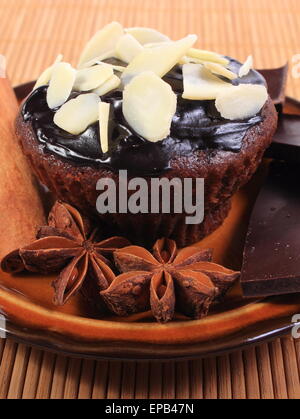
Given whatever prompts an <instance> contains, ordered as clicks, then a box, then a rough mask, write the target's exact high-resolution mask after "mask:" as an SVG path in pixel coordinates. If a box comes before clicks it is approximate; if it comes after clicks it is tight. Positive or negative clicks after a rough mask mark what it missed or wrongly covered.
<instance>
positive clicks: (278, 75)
mask: <svg viewBox="0 0 300 419" xmlns="http://www.w3.org/2000/svg"><path fill="white" fill-rule="evenodd" d="M258 71H259V72H260V73H261V74H262V75H263V76H264V78H265V79H266V81H267V85H268V92H269V95H270V97H271V99H272V100H273V102H274V105H276V107H277V110H278V111H281V110H282V105H283V104H284V101H285V87H286V81H287V74H288V63H287V64H285V65H284V66H283V67H279V68H273V69H269V70H258Z"/></svg>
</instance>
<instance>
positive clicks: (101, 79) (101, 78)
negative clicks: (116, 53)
mask: <svg viewBox="0 0 300 419" xmlns="http://www.w3.org/2000/svg"><path fill="white" fill-rule="evenodd" d="M113 74H114V71H113V69H112V68H111V67H109V66H104V65H94V66H93V67H89V68H83V69H82V70H78V71H77V73H76V79H75V83H74V90H78V91H79V92H86V91H88V90H92V89H96V87H99V86H100V85H101V84H103V83H105V82H106V80H108V79H109V78H110V77H111V76H112V75H113Z"/></svg>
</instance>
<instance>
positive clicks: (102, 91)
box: [93, 74, 121, 96]
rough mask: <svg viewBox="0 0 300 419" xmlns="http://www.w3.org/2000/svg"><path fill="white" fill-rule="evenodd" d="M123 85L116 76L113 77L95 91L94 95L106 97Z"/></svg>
mask: <svg viewBox="0 0 300 419" xmlns="http://www.w3.org/2000/svg"><path fill="white" fill-rule="evenodd" d="M120 84H121V80H120V79H119V77H118V76H116V75H115V74H114V75H112V76H111V77H110V78H109V79H108V80H106V82H104V83H103V84H101V86H99V87H97V89H94V90H93V93H96V94H97V95H99V96H104V95H106V93H109V92H111V91H112V90H115V89H117V88H118V87H119V86H120Z"/></svg>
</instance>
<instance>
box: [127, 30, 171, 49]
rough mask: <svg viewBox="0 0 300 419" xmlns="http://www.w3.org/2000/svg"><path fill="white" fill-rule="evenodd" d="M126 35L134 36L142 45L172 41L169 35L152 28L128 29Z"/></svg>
mask: <svg viewBox="0 0 300 419" xmlns="http://www.w3.org/2000/svg"><path fill="white" fill-rule="evenodd" d="M125 32H126V33H129V34H130V35H132V36H133V37H134V38H135V39H136V40H137V41H139V43H140V44H141V45H144V44H150V43H154V42H167V41H170V38H169V37H167V35H164V34H162V33H161V32H159V31H157V30H156V29H152V28H143V27H136V28H127V29H125Z"/></svg>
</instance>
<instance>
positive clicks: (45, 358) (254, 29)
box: [0, 0, 300, 399]
mask: <svg viewBox="0 0 300 419" xmlns="http://www.w3.org/2000/svg"><path fill="white" fill-rule="evenodd" d="M112 20H119V21H121V22H122V23H123V24H124V25H126V26H137V25H139V26H150V27H155V28H157V29H159V30H161V31H162V32H165V33H167V34H169V35H170V36H172V37H175V38H176V37H177V38H179V37H181V36H184V35H185V34H186V33H197V34H199V46H201V47H202V48H206V49H211V50H216V51H219V52H222V53H224V54H228V55H231V56H234V57H237V58H238V59H240V60H244V59H245V57H246V56H247V55H248V54H250V53H252V54H253V56H254V59H255V65H256V67H259V68H266V67H275V66H280V65H282V64H283V63H285V62H286V61H289V62H290V64H291V66H293V65H294V64H295V63H293V62H292V60H293V57H294V56H295V55H296V54H300V25H299V22H300V5H299V0H285V1H284V2H283V1H282V0H272V1H270V0H243V1H241V0H201V1H199V0H14V1H11V0H0V22H1V25H0V53H3V54H5V55H6V56H7V59H8V72H9V74H10V77H11V79H12V82H13V84H19V83H22V82H25V81H28V80H31V79H34V78H36V77H37V76H38V74H39V73H40V72H41V70H42V69H43V68H45V67H46V66H47V65H48V64H50V63H51V62H52V61H53V60H54V58H55V57H56V56H57V54H58V53H60V52H62V53H64V56H65V59H66V60H67V61H73V62H74V63H75V62H76V59H77V58H78V56H79V52H80V50H81V48H82V46H83V44H84V43H85V42H86V41H87V39H88V38H89V37H90V36H91V34H93V32H94V31H95V30H96V29H97V28H99V27H101V26H103V25H104V24H105V23H108V22H110V21H112ZM294 59H295V60H297V57H296V58H294ZM299 62H300V61H299ZM295 73H297V71H295ZM295 75H297V74H295ZM288 94H289V95H290V96H293V97H296V98H298V99H300V79H297V78H293V77H292V71H290V74H289V80H288ZM0 361H1V364H0V399H3V398H22V397H23V398H34V397H36V398H61V397H64V398H90V397H93V398H120V397H121V398H151V399H156V398H161V397H165V398H288V397H289V398H299V397H300V384H299V371H300V341H293V340H292V339H291V338H290V337H286V338H283V339H277V340H275V341H273V342H271V343H268V344H267V343H265V344H262V345H260V346H258V347H256V348H250V349H246V350H243V351H239V352H235V353H233V354H229V355H225V356H220V357H216V358H209V359H202V360H196V361H185V362H176V363H174V362H169V363H159V362H157V363H148V362H147V363H144V362H143V363H134V362H132V363H125V362H103V361H97V362H96V361H87V360H81V359H72V358H66V357H63V356H59V355H54V354H52V353H48V352H43V351H40V350H37V349H35V348H30V347H27V346H24V345H18V344H16V343H14V342H13V341H11V340H6V341H5V340H3V339H2V340H1V339H0Z"/></svg>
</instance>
